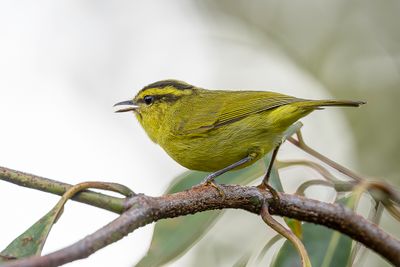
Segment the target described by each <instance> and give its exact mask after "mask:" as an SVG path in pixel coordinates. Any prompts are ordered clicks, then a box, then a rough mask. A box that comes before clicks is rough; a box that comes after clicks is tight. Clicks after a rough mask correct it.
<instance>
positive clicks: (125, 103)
mask: <svg viewBox="0 0 400 267" xmlns="http://www.w3.org/2000/svg"><path fill="white" fill-rule="evenodd" d="M115 106H129V107H127V108H123V109H119V110H116V111H115V112H127V111H136V110H137V109H138V108H139V106H138V105H137V104H135V102H133V101H132V100H127V101H122V102H118V103H117V104H115V105H114V107H115Z"/></svg>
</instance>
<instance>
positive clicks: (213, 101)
mask: <svg viewBox="0 0 400 267" xmlns="http://www.w3.org/2000/svg"><path fill="white" fill-rule="evenodd" d="M299 101H304V100H302V99H299V98H295V97H292V96H288V95H283V94H278V93H273V92H259V91H204V92H203V93H201V94H199V95H196V96H193V98H192V99H191V101H190V103H191V105H190V107H186V110H189V111H190V112H189V114H188V116H187V117H186V118H185V119H184V121H182V122H181V123H180V125H179V129H178V131H179V132H180V133H183V134H191V133H193V134H200V133H203V132H206V131H209V130H211V129H215V128H218V127H221V126H223V125H227V124H230V123H234V122H236V121H239V120H241V119H243V118H245V117H247V116H249V115H252V114H256V113H260V112H263V111H266V110H270V109H273V108H276V107H279V106H282V105H286V104H289V103H293V102H299Z"/></svg>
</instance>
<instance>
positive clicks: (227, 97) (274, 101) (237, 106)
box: [114, 80, 365, 185]
mask: <svg viewBox="0 0 400 267" xmlns="http://www.w3.org/2000/svg"><path fill="white" fill-rule="evenodd" d="M364 103H365V102H363V101H351V100H309V99H302V98H296V97H293V96H288V95H284V94H280V93H274V92H266V91H228V90H207V89H203V88H200V87H196V86H193V85H190V84H188V83H185V82H183V81H178V80H163V81H158V82H155V83H152V84H149V85H147V86H145V87H143V88H142V89H141V90H140V91H139V92H138V93H137V95H136V96H135V97H134V98H133V99H131V100H128V101H123V102H119V103H117V104H115V105H114V106H119V105H126V106H128V107H126V108H123V109H119V110H117V111H116V112H128V111H132V112H133V113H134V114H135V115H136V117H137V119H138V120H139V122H140V124H141V125H142V127H143V128H144V130H145V131H146V133H147V134H148V136H149V137H150V139H151V140H152V141H153V142H155V143H157V144H159V145H160V146H161V147H162V148H163V149H164V150H165V151H166V152H167V153H168V155H169V156H171V157H172V158H173V159H174V160H175V161H176V162H178V163H179V164H181V165H182V166H184V167H186V168H188V169H190V170H198V171H206V172H212V174H210V175H209V176H207V177H206V178H205V180H204V181H203V182H205V183H211V184H212V185H215V184H214V179H215V178H216V177H217V176H219V175H221V174H222V173H225V172H227V171H229V170H233V169H235V170H236V169H240V168H244V167H246V166H249V165H251V164H253V163H254V162H256V161H257V160H258V159H260V158H261V157H263V156H264V155H265V154H266V153H268V152H270V151H272V150H274V153H273V158H272V160H271V163H270V166H269V167H268V169H267V173H266V176H265V178H264V183H266V182H265V181H267V180H268V177H269V174H270V171H271V167H272V163H273V160H274V158H275V156H276V153H277V151H278V148H279V145H280V143H281V140H282V137H283V133H284V131H285V130H286V129H287V128H288V127H289V126H290V125H292V124H293V123H294V122H296V121H297V120H299V119H300V118H302V117H304V116H306V115H308V114H309V113H311V112H312V111H314V110H317V109H322V108H323V107H328V106H352V107H358V106H359V105H361V104H364ZM265 185H266V184H265Z"/></svg>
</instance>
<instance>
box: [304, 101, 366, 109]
mask: <svg viewBox="0 0 400 267" xmlns="http://www.w3.org/2000/svg"><path fill="white" fill-rule="evenodd" d="M366 103H367V102H364V101H353V100H306V101H304V102H303V101H301V102H299V104H300V106H302V107H309V108H314V109H320V108H323V107H330V106H341V107H359V106H360V105H363V104H366Z"/></svg>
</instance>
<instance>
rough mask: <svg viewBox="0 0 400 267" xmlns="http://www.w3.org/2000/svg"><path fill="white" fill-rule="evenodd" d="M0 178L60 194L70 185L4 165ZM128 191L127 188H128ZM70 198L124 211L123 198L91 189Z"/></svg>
mask: <svg viewBox="0 0 400 267" xmlns="http://www.w3.org/2000/svg"><path fill="white" fill-rule="evenodd" d="M0 180H4V181H6V182H10V183H13V184H16V185H20V186H24V187H28V188H32V189H37V190H40V191H43V192H48V193H52V194H56V195H59V196H62V195H63V194H64V193H65V192H66V191H67V190H68V189H70V188H71V187H72V185H70V184H66V183H62V182H59V181H55V180H51V179H47V178H44V177H40V176H36V175H33V174H29V173H24V172H20V171H16V170H12V169H8V168H5V167H0ZM128 191H129V190H128ZM72 200H75V201H78V202H82V203H85V204H88V205H91V206H95V207H98V208H102V209H105V210H109V211H112V212H115V213H119V214H120V213H122V212H123V211H124V201H125V199H123V198H118V197H112V196H108V195H105V194H101V193H96V192H92V191H84V192H80V193H78V194H77V195H75V196H74V197H73V198H72Z"/></svg>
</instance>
